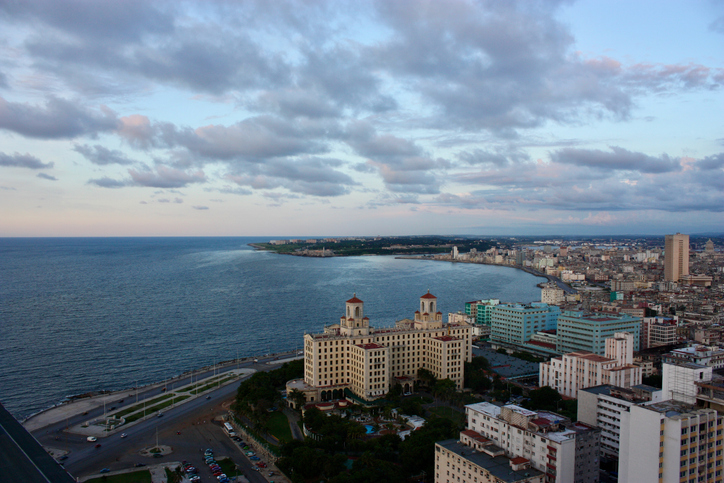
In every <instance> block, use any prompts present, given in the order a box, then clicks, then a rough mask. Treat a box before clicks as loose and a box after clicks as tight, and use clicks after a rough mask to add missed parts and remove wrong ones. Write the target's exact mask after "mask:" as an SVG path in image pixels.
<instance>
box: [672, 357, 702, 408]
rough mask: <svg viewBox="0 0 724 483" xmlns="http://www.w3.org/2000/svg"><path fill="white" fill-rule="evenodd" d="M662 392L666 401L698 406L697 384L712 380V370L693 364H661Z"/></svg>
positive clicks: (681, 362) (678, 362)
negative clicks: (673, 400)
mask: <svg viewBox="0 0 724 483" xmlns="http://www.w3.org/2000/svg"><path fill="white" fill-rule="evenodd" d="M661 375H662V378H661V391H662V392H663V395H664V399H675V400H677V401H681V402H684V403H687V404H696V396H697V392H698V390H697V385H696V384H697V383H700V382H709V381H711V380H712V376H713V373H712V368H711V367H709V366H702V365H700V364H694V363H693V362H684V361H676V362H673V363H672V362H664V363H662V364H661Z"/></svg>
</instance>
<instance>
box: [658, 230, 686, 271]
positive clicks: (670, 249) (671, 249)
mask: <svg viewBox="0 0 724 483" xmlns="http://www.w3.org/2000/svg"><path fill="white" fill-rule="evenodd" d="M683 275H689V235H682V234H681V233H677V234H676V235H666V237H665V238H664V280H670V281H672V282H678V281H679V279H680V278H681V277H682V276H683Z"/></svg>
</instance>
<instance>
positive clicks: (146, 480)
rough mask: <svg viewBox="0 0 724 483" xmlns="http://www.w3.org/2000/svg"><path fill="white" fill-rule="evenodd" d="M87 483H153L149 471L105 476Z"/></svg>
mask: <svg viewBox="0 0 724 483" xmlns="http://www.w3.org/2000/svg"><path fill="white" fill-rule="evenodd" d="M86 482H87V483H151V482H152V480H151V472H149V471H148V470H141V471H134V472H133V473H122V474H120V475H112V476H109V475H103V476H100V477H98V478H93V479H92V480H86Z"/></svg>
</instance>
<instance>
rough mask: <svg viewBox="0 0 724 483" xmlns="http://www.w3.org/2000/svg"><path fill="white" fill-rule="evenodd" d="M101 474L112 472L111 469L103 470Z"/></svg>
mask: <svg viewBox="0 0 724 483" xmlns="http://www.w3.org/2000/svg"><path fill="white" fill-rule="evenodd" d="M100 472H101V473H110V472H111V470H110V469H108V468H103V469H101V471H100Z"/></svg>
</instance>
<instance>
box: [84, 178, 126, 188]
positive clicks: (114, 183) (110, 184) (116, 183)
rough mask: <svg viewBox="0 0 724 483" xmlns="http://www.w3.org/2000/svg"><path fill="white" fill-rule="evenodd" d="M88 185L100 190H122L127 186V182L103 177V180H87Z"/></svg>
mask: <svg viewBox="0 0 724 483" xmlns="http://www.w3.org/2000/svg"><path fill="white" fill-rule="evenodd" d="M88 184H92V185H95V186H99V187H101V188H123V187H124V186H129V183H128V181H123V180H117V179H112V178H108V177H106V176H104V177H103V178H97V179H89V180H88Z"/></svg>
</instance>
